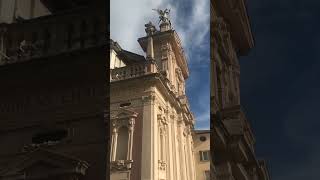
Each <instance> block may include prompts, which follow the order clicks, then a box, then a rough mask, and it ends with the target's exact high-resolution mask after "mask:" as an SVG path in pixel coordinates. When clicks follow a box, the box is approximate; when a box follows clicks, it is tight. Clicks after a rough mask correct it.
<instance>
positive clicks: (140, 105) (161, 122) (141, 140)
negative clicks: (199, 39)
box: [110, 20, 196, 180]
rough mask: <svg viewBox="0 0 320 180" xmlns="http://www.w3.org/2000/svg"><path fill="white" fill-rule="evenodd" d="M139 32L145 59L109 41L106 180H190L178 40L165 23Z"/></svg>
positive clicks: (184, 72)
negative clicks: (108, 174)
mask: <svg viewBox="0 0 320 180" xmlns="http://www.w3.org/2000/svg"><path fill="white" fill-rule="evenodd" d="M145 30H146V33H147V35H146V36H145V37H142V38H139V39H138V42H139V44H140V46H141V48H142V49H143V51H144V52H146V58H145V57H144V56H141V55H138V54H135V53H132V52H128V51H126V50H123V49H122V48H121V47H120V46H119V44H118V43H116V42H114V41H112V40H111V42H110V44H111V51H110V58H111V62H110V65H111V66H110V68H111V70H110V77H111V80H110V82H111V83H110V84H111V89H110V91H111V92H110V97H111V98H110V103H111V107H110V115H111V123H112V125H111V126H112V127H111V128H112V129H111V131H112V139H111V156H110V162H111V168H110V171H111V180H119V179H121V180H129V179H130V180H138V179H139V180H140V179H141V180H196V178H195V176H196V174H195V161H194V160H195V157H194V154H193V138H192V131H193V128H194V121H195V120H194V117H193V115H192V113H191V111H190V107H189V103H188V99H187V96H186V94H185V80H186V79H187V78H188V76H189V70H188V65H187V60H186V57H185V54H184V52H183V49H182V46H181V42H180V40H179V36H178V34H177V33H176V31H175V30H173V29H172V28H171V23H170V22H169V21H167V20H164V21H162V22H161V24H160V30H156V27H155V26H154V25H152V23H151V22H150V23H148V24H146V29H145Z"/></svg>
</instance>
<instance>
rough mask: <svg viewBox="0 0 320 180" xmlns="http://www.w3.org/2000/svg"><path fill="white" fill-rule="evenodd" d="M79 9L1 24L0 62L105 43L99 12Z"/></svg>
mask: <svg viewBox="0 0 320 180" xmlns="http://www.w3.org/2000/svg"><path fill="white" fill-rule="evenodd" d="M79 11H81V9H79ZM81 12H84V13H77V11H72V12H64V13H60V14H56V15H48V16H42V17H39V18H35V19H30V20H22V21H21V22H15V23H12V24H6V23H2V24H0V40H1V47H0V65H5V64H12V63H17V62H22V61H28V60H31V59H36V58H44V57H48V56H54V55H57V54H61V53H65V52H70V51H75V50H82V49H86V48H92V47H98V46H102V45H106V44H107V40H106V26H105V25H104V23H105V22H104V21H105V20H104V19H103V16H102V15H101V14H99V13H100V12H99V11H97V12H95V13H96V14H92V13H91V14H86V13H90V12H86V11H81Z"/></svg>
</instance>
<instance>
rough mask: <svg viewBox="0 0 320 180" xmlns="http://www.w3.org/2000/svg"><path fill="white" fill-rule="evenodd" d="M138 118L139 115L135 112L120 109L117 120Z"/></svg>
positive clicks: (116, 116)
mask: <svg viewBox="0 0 320 180" xmlns="http://www.w3.org/2000/svg"><path fill="white" fill-rule="evenodd" d="M137 116H138V113H137V112H135V111H133V110H129V109H124V108H120V109H119V111H118V113H117V114H116V115H115V118H116V119H122V118H130V117H133V118H136V117H137Z"/></svg>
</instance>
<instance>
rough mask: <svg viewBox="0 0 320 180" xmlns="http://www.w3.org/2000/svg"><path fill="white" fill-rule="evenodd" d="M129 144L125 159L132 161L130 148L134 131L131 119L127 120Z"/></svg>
mask: <svg viewBox="0 0 320 180" xmlns="http://www.w3.org/2000/svg"><path fill="white" fill-rule="evenodd" d="M128 130H129V142H128V154H127V159H128V160H132V146H133V131H134V119H133V118H131V119H130V120H129V126H128Z"/></svg>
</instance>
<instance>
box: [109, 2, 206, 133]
mask: <svg viewBox="0 0 320 180" xmlns="http://www.w3.org/2000/svg"><path fill="white" fill-rule="evenodd" d="M157 8H160V9H165V8H168V9H171V11H170V19H171V22H172V25H173V28H174V29H175V30H176V31H177V33H178V35H179V37H180V39H181V41H182V44H183V48H184V51H185V53H186V56H187V59H188V65H189V71H190V76H189V78H188V80H187V82H186V93H187V96H188V98H189V103H190V108H191V111H192V112H193V114H194V115H195V118H196V126H195V128H196V129H209V128H210V98H209V97H210V89H209V88H210V84H209V82H210V79H209V78H210V77H209V76H210V34H209V33H210V31H209V29H210V25H209V20H210V9H209V8H210V6H209V1H208V0H134V1H133V0H111V2H110V12H111V14H110V36H111V38H112V39H113V40H114V41H117V42H118V43H119V44H120V46H121V47H122V48H123V49H126V50H129V51H131V52H135V53H137V54H141V55H144V56H145V54H144V53H143V51H142V49H141V48H140V46H139V44H138V42H137V39H138V38H140V37H143V36H145V31H144V29H145V27H144V25H145V24H146V23H148V22H149V21H151V22H152V23H153V24H154V25H156V26H157V24H158V21H159V19H158V14H157V12H155V11H153V10H152V9H157ZM157 28H158V29H159V27H157Z"/></svg>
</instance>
